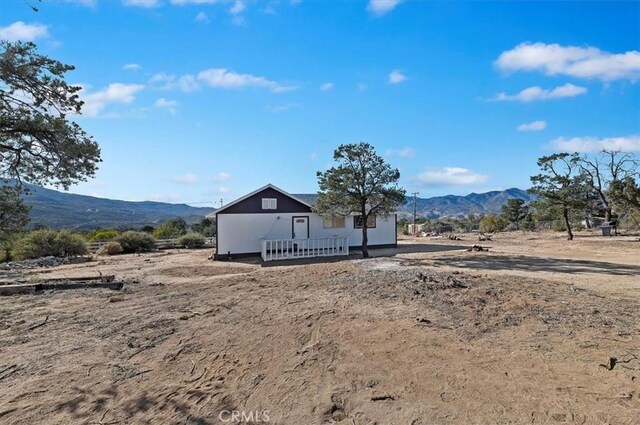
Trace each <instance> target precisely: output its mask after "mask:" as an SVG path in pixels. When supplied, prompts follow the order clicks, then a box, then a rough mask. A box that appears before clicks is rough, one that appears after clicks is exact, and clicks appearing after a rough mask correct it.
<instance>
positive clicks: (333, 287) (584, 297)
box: [0, 233, 640, 425]
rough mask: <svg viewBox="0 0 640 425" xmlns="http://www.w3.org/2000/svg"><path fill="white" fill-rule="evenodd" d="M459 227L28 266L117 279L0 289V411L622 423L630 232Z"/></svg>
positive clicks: (174, 419) (98, 417)
mask: <svg viewBox="0 0 640 425" xmlns="http://www.w3.org/2000/svg"><path fill="white" fill-rule="evenodd" d="M463 238H464V239H463V240H462V241H449V240H444V239H436V238H420V239H405V240H403V241H401V244H400V246H399V248H398V249H397V250H384V251H375V252H373V254H374V255H375V256H376V258H372V259H369V260H360V259H358V258H357V256H352V257H351V258H349V259H347V260H344V259H343V260H341V261H331V262H317V261H316V262H307V263H287V264H282V263H274V264H269V265H268V266H261V265H260V264H259V263H258V262H256V261H253V262H251V261H248V262H240V261H233V262H212V261H208V260H207V256H208V255H209V254H210V252H208V251H178V250H174V251H168V252H158V253H151V254H146V255H141V256H136V255H127V256H118V257H110V258H99V259H97V260H96V261H92V262H89V263H84V264H78V265H65V266H60V267H56V268H53V269H47V270H39V271H38V272H41V273H45V275H46V276H56V277H62V276H67V277H72V276H79V275H87V274H91V273H95V274H97V273H98V271H101V272H102V273H104V274H116V275H117V276H118V278H120V279H126V280H127V282H128V283H126V284H125V287H124V289H123V290H122V291H110V290H108V289H84V290H67V291H55V292H45V293H42V294H37V295H14V296H9V297H0V423H7V424H29V425H32V424H41V423H42V424H76V423H86V424H103V425H106V424H134V423H135V424H147V423H148V424H230V423H231V424H232V423H238V422H234V421H233V419H232V417H231V413H229V412H232V411H243V412H244V414H245V419H246V417H247V416H248V415H253V418H254V419H256V416H257V419H259V420H261V421H262V422H263V423H270V424H296V425H297V424H344V425H353V424H356V425H364V424H379V425H386V424H404V425H409V424H411V425H427V424H507V423H508V424H529V423H535V424H540V423H542V424H544V423H552V424H557V423H559V424H562V423H569V424H592V423H593V424H595V423H607V424H638V423H640V314H639V312H640V241H638V237H624V238H623V237H619V238H610V239H603V238H601V237H595V236H592V235H588V234H584V235H580V236H579V237H578V239H576V240H575V241H573V242H567V241H565V240H563V238H562V235H561V234H551V233H546V234H529V233H527V234H521V233H511V234H499V235H497V236H496V237H495V238H494V240H493V241H491V242H480V243H481V244H482V245H484V246H488V247H490V251H489V252H467V251H465V250H464V248H465V247H467V246H470V245H472V244H474V243H479V242H478V241H477V237H474V236H472V235H463ZM461 248H462V249H461ZM45 318H48V319H47V320H46V322H45ZM38 325H41V326H38ZM612 357H615V358H616V359H617V362H612V361H611V360H610V358H612ZM256 413H257V415H256ZM267 419H268V422H267ZM245 423H250V422H246V421H245ZM254 423H258V421H254Z"/></svg>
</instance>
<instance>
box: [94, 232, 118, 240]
mask: <svg viewBox="0 0 640 425" xmlns="http://www.w3.org/2000/svg"><path fill="white" fill-rule="evenodd" d="M117 236H118V232H117V231H115V230H111V229H98V230H96V231H95V232H94V233H93V235H91V242H105V241H111V240H114V239H115V238H116V237H117Z"/></svg>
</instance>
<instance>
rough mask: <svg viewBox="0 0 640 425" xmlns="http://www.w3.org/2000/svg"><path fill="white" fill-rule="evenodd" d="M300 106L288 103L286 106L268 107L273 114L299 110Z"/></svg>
mask: <svg viewBox="0 0 640 425" xmlns="http://www.w3.org/2000/svg"><path fill="white" fill-rule="evenodd" d="M299 107H300V105H299V104H297V103H287V104H285V105H275V106H268V107H267V109H268V110H270V111H271V112H276V113H277V112H284V111H287V110H289V109H294V108H299Z"/></svg>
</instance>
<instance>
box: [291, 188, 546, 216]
mask: <svg viewBox="0 0 640 425" xmlns="http://www.w3.org/2000/svg"><path fill="white" fill-rule="evenodd" d="M293 196H295V197H297V198H298V199H300V200H301V201H305V202H307V203H309V204H311V205H314V204H315V202H316V198H317V196H318V195H313V194H297V195H293ZM511 198H519V199H522V200H524V201H525V202H526V203H529V202H531V201H532V200H534V197H533V196H531V195H530V194H528V193H527V192H525V191H524V190H522V189H517V188H512V189H507V190H502V191H497V190H496V191H492V192H486V193H470V194H469V195H466V196H457V195H447V196H436V197H434V198H417V199H416V210H417V215H418V217H426V218H431V219H434V218H442V217H458V216H465V215H469V214H491V213H499V212H500V208H501V207H502V205H504V204H506V203H507V200H509V199H511ZM397 213H398V216H399V217H413V197H410V196H407V201H406V203H405V204H404V205H403V206H402V207H401V208H400V209H399V210H398V211H397Z"/></svg>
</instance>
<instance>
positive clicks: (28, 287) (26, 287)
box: [0, 281, 124, 295]
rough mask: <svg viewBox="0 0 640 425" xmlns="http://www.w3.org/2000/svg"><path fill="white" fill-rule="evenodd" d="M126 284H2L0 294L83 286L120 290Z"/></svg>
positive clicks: (93, 282)
mask: <svg viewBox="0 0 640 425" xmlns="http://www.w3.org/2000/svg"><path fill="white" fill-rule="evenodd" d="M123 286H124V283H123V282H101V281H77V282H71V281H67V282H66V283H55V282H52V283H46V282H45V283H35V284H33V283H31V284H21V285H0V295H15V294H32V293H36V292H38V291H44V290H48V289H50V290H63V289H83V288H108V289H112V290H116V291H119V290H120V289H122V287H123Z"/></svg>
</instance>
